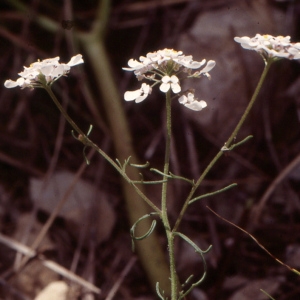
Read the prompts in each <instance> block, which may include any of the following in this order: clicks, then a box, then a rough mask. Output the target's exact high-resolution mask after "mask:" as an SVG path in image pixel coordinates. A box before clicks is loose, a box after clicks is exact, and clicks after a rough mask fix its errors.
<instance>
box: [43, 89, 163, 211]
mask: <svg viewBox="0 0 300 300" xmlns="http://www.w3.org/2000/svg"><path fill="white" fill-rule="evenodd" d="M43 87H44V89H45V90H46V91H47V92H48V94H49V95H50V97H51V98H52V100H53V102H54V103H55V105H56V106H57V108H58V109H59V111H60V112H61V113H62V115H63V116H64V117H65V119H66V120H67V121H68V122H69V124H70V125H71V126H72V127H73V129H74V130H75V131H76V132H77V133H78V134H79V135H80V136H81V138H80V139H79V138H78V140H79V141H81V142H82V143H83V144H84V145H86V146H89V147H92V148H93V149H95V150H96V151H97V152H98V153H99V154H100V155H102V156H103V157H104V158H105V159H106V160H107V161H108V162H109V163H110V164H111V165H112V166H113V167H114V168H115V169H116V170H117V171H118V172H119V173H120V174H121V175H122V177H123V178H124V179H125V180H126V181H127V182H128V183H129V184H131V185H132V186H133V187H134V189H135V191H136V192H137V193H138V195H139V196H140V197H141V198H142V199H143V200H144V201H145V202H146V203H147V204H148V205H149V206H150V207H151V208H152V209H153V210H154V211H155V212H157V213H158V214H159V215H161V210H160V209H159V208H158V207H157V206H156V205H154V204H153V203H152V201H151V200H150V199H149V198H148V197H147V196H146V195H145V194H144V193H143V192H142V191H141V190H140V189H139V188H138V187H137V186H136V185H135V184H134V183H133V182H132V180H131V179H130V178H129V177H128V176H127V174H126V173H125V172H124V171H123V170H122V168H120V167H119V166H118V164H117V163H115V162H114V161H113V160H112V159H111V158H110V157H109V156H108V155H107V154H106V153H105V152H104V151H103V150H101V149H100V148H99V147H98V146H97V145H96V144H94V143H93V142H92V141H91V140H90V139H89V138H88V136H87V135H86V134H85V133H84V132H83V131H82V130H81V129H80V128H79V127H78V126H77V125H76V123H75V122H74V121H73V120H72V118H71V117H70V116H69V115H68V113H67V112H66V111H65V109H64V108H63V107H62V105H61V104H60V102H59V101H58V99H57V98H56V96H55V95H54V93H53V91H52V89H51V87H50V86H49V85H44V86H43Z"/></svg>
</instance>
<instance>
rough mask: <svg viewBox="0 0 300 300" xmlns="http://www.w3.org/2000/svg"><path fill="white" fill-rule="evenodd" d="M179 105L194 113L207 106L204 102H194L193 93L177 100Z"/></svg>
mask: <svg viewBox="0 0 300 300" xmlns="http://www.w3.org/2000/svg"><path fill="white" fill-rule="evenodd" d="M178 101H179V103H181V104H183V105H184V106H185V107H187V108H189V109H192V110H195V111H200V110H202V109H203V108H205V107H206V106H207V104H206V102H205V101H204V100H200V101H198V100H196V99H195V95H194V94H193V93H188V95H187V96H186V95H182V96H181V97H179V99H178Z"/></svg>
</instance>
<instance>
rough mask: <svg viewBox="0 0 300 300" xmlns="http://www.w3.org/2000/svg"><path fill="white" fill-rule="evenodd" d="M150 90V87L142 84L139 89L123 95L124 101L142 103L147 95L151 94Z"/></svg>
mask: <svg viewBox="0 0 300 300" xmlns="http://www.w3.org/2000/svg"><path fill="white" fill-rule="evenodd" d="M151 91H152V88H151V86H150V85H148V84H146V83H143V84H142V86H141V88H140V89H138V90H136V91H127V92H125V94H124V99H125V100H126V101H132V100H135V102H136V103H139V102H142V101H144V100H145V99H146V98H147V96H148V95H149V94H151Z"/></svg>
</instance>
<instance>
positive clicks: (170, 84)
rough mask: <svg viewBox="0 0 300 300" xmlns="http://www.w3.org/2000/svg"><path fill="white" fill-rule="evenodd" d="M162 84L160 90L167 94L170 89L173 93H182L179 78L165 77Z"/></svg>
mask: <svg viewBox="0 0 300 300" xmlns="http://www.w3.org/2000/svg"><path fill="white" fill-rule="evenodd" d="M161 81H162V84H161V85H160V87H159V89H160V90H161V91H162V92H164V93H166V92H167V91H168V90H169V89H170V88H171V89H172V91H173V93H175V94H177V93H179V92H180V91H181V87H180V85H179V83H178V82H179V79H178V77H177V76H175V75H172V76H171V77H170V76H164V77H163V78H162V79H161Z"/></svg>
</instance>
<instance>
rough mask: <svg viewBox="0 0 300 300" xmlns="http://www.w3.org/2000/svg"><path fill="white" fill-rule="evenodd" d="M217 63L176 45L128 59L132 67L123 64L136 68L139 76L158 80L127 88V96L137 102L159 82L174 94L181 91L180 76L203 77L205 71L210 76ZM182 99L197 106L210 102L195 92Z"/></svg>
mask: <svg viewBox="0 0 300 300" xmlns="http://www.w3.org/2000/svg"><path fill="white" fill-rule="evenodd" d="M205 64H206V65H205ZM215 64H216V63H215V62H214V61H213V60H210V61H208V62H207V63H206V60H205V59H203V60H202V61H201V62H198V61H194V60H193V57H192V56H191V55H189V56H185V55H183V52H182V51H175V50H173V49H164V50H158V51H157V52H150V53H148V54H147V55H146V57H145V56H141V57H140V59H139V61H137V60H135V59H130V60H129V61H128V65H129V68H123V70H126V71H133V72H134V74H135V75H136V77H137V79H138V80H143V79H147V80H150V81H153V82H154V84H153V85H152V86H150V85H148V84H146V83H143V84H142V86H141V88H140V89H138V90H136V91H127V92H125V94H124V99H125V100H126V101H132V100H135V102H136V103H138V102H141V101H143V100H145V99H146V97H147V96H148V95H149V94H150V93H151V92H152V87H153V86H154V85H157V84H160V86H159V89H160V90H161V91H162V92H163V93H167V92H168V91H169V90H170V89H171V90H172V92H173V93H174V94H178V93H180V92H181V86H180V79H184V78H189V77H194V78H195V77H196V78H199V77H200V76H202V75H204V76H206V77H208V78H210V75H209V73H208V72H209V71H210V70H212V69H213V67H214V66H215ZM201 67H203V68H202V69H201V70H198V71H196V72H194V73H192V71H193V70H196V69H200V68H201ZM179 75H180V78H179ZM179 102H180V103H182V104H184V105H185V106H186V107H188V108H190V109H193V110H201V109H202V108H204V107H205V106H206V103H205V101H203V100H202V101H197V100H196V99H195V98H194V94H192V93H189V94H188V95H187V96H185V95H182V96H181V97H180V98H179ZM203 103H205V105H204V104H203Z"/></svg>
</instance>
